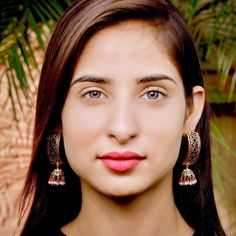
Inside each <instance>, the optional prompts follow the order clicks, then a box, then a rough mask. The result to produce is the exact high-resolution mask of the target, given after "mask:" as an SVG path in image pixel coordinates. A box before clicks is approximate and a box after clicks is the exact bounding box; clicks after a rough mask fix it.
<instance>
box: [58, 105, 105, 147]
mask: <svg viewBox="0 0 236 236" xmlns="http://www.w3.org/2000/svg"><path fill="white" fill-rule="evenodd" d="M77 107H79V108H78V109H75V106H73V104H71V103H70V104H65V106H64V108H63V112H62V132H63V137H64V143H65V148H66V147H68V148H72V149H74V150H77V151H78V148H80V149H81V150H83V149H84V148H87V147H89V146H91V143H94V142H95V141H96V140H97V139H98V137H99V136H100V135H101V133H102V132H104V129H105V125H106V120H105V117H104V115H102V114H103V112H104V111H102V109H101V108H100V109H97V111H94V108H92V109H90V108H84V107H83V106H81V105H80V106H77ZM68 148H67V149H68Z"/></svg>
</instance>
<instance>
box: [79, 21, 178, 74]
mask: <svg viewBox="0 0 236 236" xmlns="http://www.w3.org/2000/svg"><path fill="white" fill-rule="evenodd" d="M166 69H168V71H167V70H166ZM157 70H158V71H157ZM75 72H76V73H75V74H77V73H82V74H83V73H88V72H89V73H93V72H95V73H98V74H101V75H102V76H103V73H106V74H105V75H106V76H109V77H111V78H112V77H113V76H115V77H116V76H117V75H118V74H119V75H121V74H122V73H123V76H124V77H126V78H127V75H129V76H132V75H133V77H140V76H142V74H145V73H146V74H155V73H157V72H158V73H162V74H165V73H167V72H168V73H170V74H178V71H177V69H176V67H175V66H174V64H173V63H172V62H171V58H170V57H169V54H168V52H167V49H166V47H165V44H164V40H163V36H162V32H161V30H159V27H158V26H154V25H153V24H151V23H150V22H146V21H143V20H128V21H123V22H120V23H118V24H115V25H112V26H108V27H106V28H104V29H102V30H100V31H98V32H97V33H95V34H94V35H93V36H92V37H91V38H90V39H89V40H88V42H87V43H86V44H85V47H84V49H83V51H82V53H81V55H80V57H79V59H78V61H77V66H76V71H75ZM121 76H122V75H121Z"/></svg>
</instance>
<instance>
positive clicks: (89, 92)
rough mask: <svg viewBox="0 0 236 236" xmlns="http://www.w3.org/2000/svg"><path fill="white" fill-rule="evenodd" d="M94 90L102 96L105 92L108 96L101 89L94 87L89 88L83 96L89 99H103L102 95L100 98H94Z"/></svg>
mask: <svg viewBox="0 0 236 236" xmlns="http://www.w3.org/2000/svg"><path fill="white" fill-rule="evenodd" d="M94 92H95V93H99V94H100V96H101V95H102V94H103V95H104V97H106V95H105V94H104V93H103V92H102V91H99V90H97V89H92V90H89V91H87V92H85V93H84V94H83V95H82V97H85V98H88V99H91V100H97V99H101V98H100V96H99V98H92V97H91V94H92V93H94ZM87 96H89V97H87Z"/></svg>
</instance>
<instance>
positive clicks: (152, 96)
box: [143, 90, 166, 100]
mask: <svg viewBox="0 0 236 236" xmlns="http://www.w3.org/2000/svg"><path fill="white" fill-rule="evenodd" d="M163 96H166V95H165V94H164V93H162V92H160V91H159V90H150V91H148V92H146V93H145V94H144V96H143V97H144V98H145V99H149V100H158V99H160V98H161V97H163Z"/></svg>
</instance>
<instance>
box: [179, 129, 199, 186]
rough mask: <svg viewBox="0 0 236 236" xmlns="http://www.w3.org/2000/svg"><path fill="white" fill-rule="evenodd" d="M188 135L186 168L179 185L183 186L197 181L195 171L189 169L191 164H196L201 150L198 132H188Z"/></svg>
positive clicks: (184, 163) (184, 162)
mask: <svg viewBox="0 0 236 236" xmlns="http://www.w3.org/2000/svg"><path fill="white" fill-rule="evenodd" d="M186 135H187V139H188V152H187V156H186V158H185V160H184V161H183V165H185V166H186V168H185V169H184V170H183V172H182V174H181V177H180V180H179V185H181V186H182V185H184V186H186V185H194V184H196V183H197V179H196V176H195V174H194V173H193V171H192V170H191V169H189V166H190V165H193V164H195V162H196V161H197V159H198V156H199V153H200V150H201V139H200V136H199V134H198V132H194V131H191V132H187V134H186Z"/></svg>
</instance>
